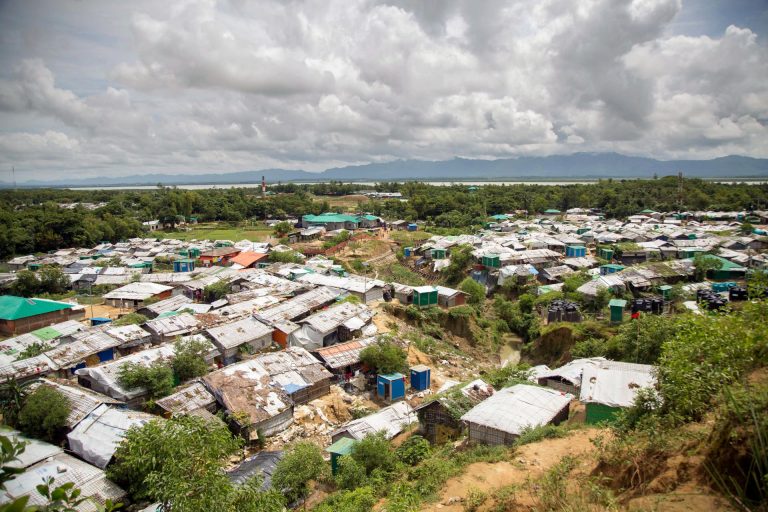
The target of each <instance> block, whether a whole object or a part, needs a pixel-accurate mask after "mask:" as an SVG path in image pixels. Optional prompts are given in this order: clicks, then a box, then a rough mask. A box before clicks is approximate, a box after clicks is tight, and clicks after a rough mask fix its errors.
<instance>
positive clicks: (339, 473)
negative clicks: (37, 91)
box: [334, 455, 366, 490]
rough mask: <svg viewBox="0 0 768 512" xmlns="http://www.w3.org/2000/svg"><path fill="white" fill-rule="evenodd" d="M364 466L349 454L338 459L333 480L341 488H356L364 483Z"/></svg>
mask: <svg viewBox="0 0 768 512" xmlns="http://www.w3.org/2000/svg"><path fill="white" fill-rule="evenodd" d="M365 478H366V474H365V468H364V467H363V466H361V465H360V464H358V463H357V461H356V460H355V459H353V458H352V457H351V456H349V455H344V456H343V457H341V458H340V459H339V463H338V467H337V469H336V476H335V477H334V480H335V481H336V485H338V486H339V488H341V489H350V490H352V489H357V488H358V487H360V486H362V485H363V484H364V483H365Z"/></svg>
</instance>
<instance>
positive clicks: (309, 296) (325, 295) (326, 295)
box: [256, 286, 339, 323]
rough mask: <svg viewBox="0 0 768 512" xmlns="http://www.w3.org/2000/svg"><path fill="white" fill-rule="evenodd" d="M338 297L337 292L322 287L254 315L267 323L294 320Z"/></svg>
mask: <svg viewBox="0 0 768 512" xmlns="http://www.w3.org/2000/svg"><path fill="white" fill-rule="evenodd" d="M338 296H339V293H338V292H337V291H334V290H331V289H330V288H326V287H324V286H322V287H320V288H315V289H314V290H310V291H308V292H307V293H302V294H301V295H297V296H296V297H293V298H292V299H288V300H286V301H284V302H281V303H280V304H277V305H276V306H272V307H270V308H268V309H265V310H262V311H259V312H258V313H257V314H256V318H258V319H259V320H262V321H265V322H267V323H270V322H279V321H282V320H294V319H295V318H297V317H299V316H301V315H304V314H306V313H307V312H308V311H311V310H313V309H315V308H317V307H320V306H322V305H324V304H327V303H329V302H331V301H333V300H335V299H336V297H338Z"/></svg>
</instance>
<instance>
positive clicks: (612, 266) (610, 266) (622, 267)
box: [600, 263, 626, 270]
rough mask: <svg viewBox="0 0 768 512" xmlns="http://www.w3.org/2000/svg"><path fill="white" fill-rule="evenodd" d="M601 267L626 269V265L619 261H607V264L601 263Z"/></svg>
mask: <svg viewBox="0 0 768 512" xmlns="http://www.w3.org/2000/svg"><path fill="white" fill-rule="evenodd" d="M600 268H612V269H615V270H624V269H625V268H626V267H625V266H624V265H619V264H617V263H606V264H605V265H600Z"/></svg>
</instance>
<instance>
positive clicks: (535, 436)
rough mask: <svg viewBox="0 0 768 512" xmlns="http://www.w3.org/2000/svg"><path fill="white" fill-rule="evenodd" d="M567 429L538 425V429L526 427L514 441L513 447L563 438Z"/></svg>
mask: <svg viewBox="0 0 768 512" xmlns="http://www.w3.org/2000/svg"><path fill="white" fill-rule="evenodd" d="M567 434H568V429H567V428H566V426H565V425H540V426H538V427H526V428H524V429H523V431H522V432H521V433H520V437H518V438H517V439H516V440H515V445H517V446H522V445H524V444H530V443H538V442H539V441H543V440H544V439H556V438H559V437H565V436H566V435H567Z"/></svg>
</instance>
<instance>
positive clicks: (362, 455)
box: [350, 432, 398, 475]
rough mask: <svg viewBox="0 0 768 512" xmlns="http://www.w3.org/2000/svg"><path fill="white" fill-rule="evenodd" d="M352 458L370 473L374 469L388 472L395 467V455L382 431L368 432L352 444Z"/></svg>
mask: <svg viewBox="0 0 768 512" xmlns="http://www.w3.org/2000/svg"><path fill="white" fill-rule="evenodd" d="M350 455H351V456H352V458H353V459H354V460H355V462H357V463H358V464H359V465H360V466H362V468H363V469H364V470H365V473H366V474H367V475H370V474H371V473H373V472H374V471H375V470H379V471H383V472H385V473H386V472H389V471H392V470H394V469H395V468H396V467H397V462H398V460H397V455H395V451H394V449H393V448H392V445H391V444H390V443H389V441H388V440H387V438H386V437H384V433H382V432H377V433H375V434H368V435H366V436H365V437H364V438H363V439H361V440H360V441H358V442H356V443H355V444H354V445H353V446H352V452H351V453H350Z"/></svg>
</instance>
